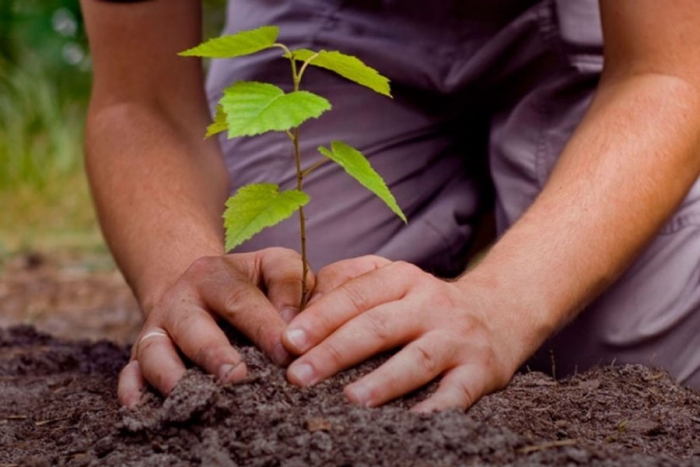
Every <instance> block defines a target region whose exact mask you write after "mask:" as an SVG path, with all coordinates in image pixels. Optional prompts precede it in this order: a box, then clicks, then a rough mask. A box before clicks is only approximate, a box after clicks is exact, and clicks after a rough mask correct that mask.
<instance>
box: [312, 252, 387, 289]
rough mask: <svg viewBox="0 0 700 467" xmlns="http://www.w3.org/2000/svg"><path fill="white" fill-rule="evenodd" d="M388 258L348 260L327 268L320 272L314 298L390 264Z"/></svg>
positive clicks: (370, 256)
mask: <svg viewBox="0 0 700 467" xmlns="http://www.w3.org/2000/svg"><path fill="white" fill-rule="evenodd" d="M390 263H391V261H389V260H388V259H386V258H382V257H381V256H375V255H367V256H362V257H360V258H352V259H346V260H342V261H337V262H335V263H332V264H329V265H328V266H325V267H324V268H322V269H321V270H320V271H319V272H318V275H317V276H318V277H317V280H316V287H314V293H313V297H320V296H322V295H325V294H327V293H328V292H330V291H331V290H333V289H336V288H338V287H340V286H341V285H343V284H345V283H346V282H347V281H349V280H350V279H354V278H355V277H358V276H361V275H362V274H365V273H367V272H370V271H374V270H376V269H379V268H381V267H384V266H386V265H388V264H390Z"/></svg>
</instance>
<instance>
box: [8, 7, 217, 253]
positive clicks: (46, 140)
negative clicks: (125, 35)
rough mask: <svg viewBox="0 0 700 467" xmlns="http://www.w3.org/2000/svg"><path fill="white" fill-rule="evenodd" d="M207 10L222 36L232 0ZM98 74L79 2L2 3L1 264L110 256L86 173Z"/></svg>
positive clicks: (213, 30) (211, 29)
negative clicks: (11, 258) (30, 256)
mask: <svg viewBox="0 0 700 467" xmlns="http://www.w3.org/2000/svg"><path fill="white" fill-rule="evenodd" d="M203 4H204V6H205V28H204V29H205V36H211V35H215V34H217V33H218V32H219V31H220V29H221V26H222V22H223V17H224V15H223V12H222V10H223V8H224V1H223V0H207V1H204V2H203ZM90 68H91V67H90V56H89V52H88V46H87V40H86V37H85V32H84V28H83V21H82V18H81V15H80V7H79V4H78V0H0V262H2V258H3V257H5V258H6V257H7V256H8V255H12V254H14V253H17V252H22V251H35V250H38V251H44V252H47V253H51V252H53V251H55V250H58V249H71V250H79V251H86V250H87V251H93V252H94V251H98V252H104V251H106V249H105V247H104V245H103V243H102V239H101V236H100V234H99V229H98V227H97V223H96V221H95V216H94V214H93V210H92V205H91V201H90V196H89V192H88V188H87V182H86V180H85V176H84V174H83V157H82V137H83V126H84V120H85V110H86V107H87V103H88V97H89V92H90Z"/></svg>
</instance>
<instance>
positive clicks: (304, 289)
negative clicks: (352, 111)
mask: <svg viewBox="0 0 700 467" xmlns="http://www.w3.org/2000/svg"><path fill="white" fill-rule="evenodd" d="M284 49H285V50H287V52H288V55H289V61H290V62H291V65H292V79H293V80H294V91H298V90H299V83H300V82H301V73H298V72H297V64H296V61H295V59H294V54H293V53H292V52H289V49H287V48H286V47H284ZM302 72H303V68H302ZM287 134H290V133H289V132H288V133H287ZM290 138H291V139H292V144H293V145H294V161H295V164H296V170H297V190H299V191H303V185H304V175H305V173H304V171H303V170H302V169H301V153H300V151H299V127H295V128H294V129H293V130H292V132H291V135H290ZM299 231H300V233H301V265H302V266H301V300H300V301H299V311H303V310H304V308H306V304H307V302H308V300H309V285H308V281H307V277H308V275H309V262H308V260H307V257H306V219H304V208H303V207H302V206H300V207H299Z"/></svg>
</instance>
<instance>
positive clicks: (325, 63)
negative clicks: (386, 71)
mask: <svg viewBox="0 0 700 467" xmlns="http://www.w3.org/2000/svg"><path fill="white" fill-rule="evenodd" d="M292 53H293V54H294V58H295V59H296V60H299V61H302V62H305V61H306V60H308V59H309V58H311V57H313V56H314V55H316V52H314V51H313V50H308V49H299V50H294V51H293V52H292ZM285 55H286V54H285ZM309 65H313V66H317V67H321V68H325V69H327V70H331V71H334V72H336V73H338V74H339V75H340V76H342V77H344V78H347V79H349V80H350V81H354V82H356V83H357V84H360V85H362V86H366V87H368V88H370V89H371V90H373V91H375V92H378V93H379V94H383V95H385V96H388V97H391V87H390V86H389V79H388V78H386V77H385V76H382V75H381V74H379V72H378V71H377V70H375V69H374V68H372V67H369V66H367V65H365V64H364V63H363V62H362V60H360V59H359V58H357V57H353V56H352V55H346V54H343V53H340V52H336V51H331V52H329V51H326V50H321V51H320V52H318V55H316V57H314V59H313V60H311V62H309Z"/></svg>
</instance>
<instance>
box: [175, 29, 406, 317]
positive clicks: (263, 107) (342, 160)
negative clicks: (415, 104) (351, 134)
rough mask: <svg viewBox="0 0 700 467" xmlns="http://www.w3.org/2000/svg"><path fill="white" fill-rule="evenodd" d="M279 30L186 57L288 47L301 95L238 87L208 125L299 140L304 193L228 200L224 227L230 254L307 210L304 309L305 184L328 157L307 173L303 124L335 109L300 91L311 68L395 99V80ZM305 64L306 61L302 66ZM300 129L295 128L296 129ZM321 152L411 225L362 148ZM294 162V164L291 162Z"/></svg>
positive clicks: (257, 192)
mask: <svg viewBox="0 0 700 467" xmlns="http://www.w3.org/2000/svg"><path fill="white" fill-rule="evenodd" d="M278 34H279V30H278V28H276V27H273V26H265V27H262V28H259V29H255V30H252V31H242V32H239V33H237V34H233V35H229V36H224V37H221V38H218V39H212V40H210V41H208V42H205V43H203V44H201V45H198V46H197V47H194V48H192V49H189V50H186V51H184V52H181V53H180V55H183V56H199V57H208V58H231V57H239V56H242V55H247V54H251V53H255V52H259V51H261V50H265V49H268V48H270V47H280V48H281V49H283V50H284V51H285V57H286V58H287V59H288V60H289V61H290V65H291V74H292V83H293V85H294V91H292V92H290V93H285V92H284V91H283V90H282V89H281V88H279V87H277V86H275V85H272V84H268V83H258V82H250V81H239V82H235V83H234V84H233V85H232V86H230V87H228V88H226V89H225V90H224V93H223V97H222V98H221V100H220V101H219V105H218V106H217V108H216V114H215V115H214V121H213V122H212V123H211V124H210V125H209V126H208V127H207V132H206V137H209V136H212V135H215V134H218V133H221V132H224V131H226V130H228V137H229V138H236V137H239V136H254V135H259V134H262V133H267V132H269V131H285V132H287V135H288V136H289V137H290V139H291V141H292V146H293V151H294V153H293V154H294V163H295V165H296V169H297V189H296V190H289V191H285V192H280V191H279V186H277V185H275V184H270V183H262V184H254V185H248V186H244V187H242V188H240V189H239V190H238V192H237V193H236V194H235V195H234V196H232V197H231V198H229V200H228V201H227V202H226V210H225V212H224V227H225V229H226V250H227V251H229V250H231V249H233V248H235V247H236V246H238V245H240V244H241V243H243V242H244V241H246V240H248V239H249V238H251V237H252V236H253V235H255V234H257V233H258V232H260V231H262V230H263V229H265V228H266V227H271V226H273V225H275V224H277V223H279V222H281V221H283V220H284V219H287V218H288V217H290V216H291V215H292V214H293V213H294V212H295V211H299V224H300V225H299V227H300V232H301V253H302V261H301V262H302V268H303V270H302V274H303V275H302V284H301V297H302V299H301V302H300V304H299V308H300V309H303V308H304V306H305V304H306V300H307V299H308V284H307V282H306V278H307V271H308V264H307V263H308V262H307V258H306V243H305V242H306V240H305V239H306V235H305V220H304V211H303V206H304V205H306V203H308V202H309V197H308V195H306V193H304V192H303V191H301V190H302V185H303V180H304V178H305V177H306V176H308V175H309V174H310V173H311V172H313V170H314V169H315V168H316V167H318V166H319V165H320V164H321V163H322V162H323V161H324V160H322V161H319V162H318V163H316V164H314V165H312V166H311V167H309V168H308V169H306V170H302V169H301V154H300V150H299V148H300V145H299V132H298V131H296V130H297V129H298V127H299V126H300V125H301V124H302V123H304V122H305V121H307V120H309V119H311V118H318V117H319V116H321V115H322V114H323V113H324V112H326V111H328V110H330V108H331V104H330V103H329V102H328V101H327V100H326V99H324V98H323V97H321V96H317V95H316V94H312V93H310V92H308V91H301V90H300V89H299V87H300V84H301V80H302V76H303V74H304V72H305V70H306V69H307V67H308V66H309V65H313V66H317V67H320V68H325V69H327V70H330V71H333V72H335V73H337V74H339V75H340V76H343V77H344V78H347V79H349V80H350V81H353V82H355V83H357V84H360V85H362V86H365V87H367V88H369V89H372V90H373V91H375V92H378V93H379V94H382V95H385V96H388V97H391V89H390V87H389V80H388V79H387V78H386V77H384V76H382V75H380V74H379V73H378V72H377V70H375V69H373V68H370V67H368V66H367V65H365V64H364V63H363V62H362V61H361V60H359V59H358V58H356V57H353V56H350V55H345V54H342V53H340V52H335V51H332V52H328V51H325V50H321V51H320V52H314V51H311V50H307V49H301V50H296V51H293V52H292V51H290V50H289V49H288V48H287V46H285V45H284V44H278V43H276V41H277V37H278ZM297 61H301V62H303V64H302V65H301V66H300V67H298V66H297V63H296V62H297ZM292 130H293V131H292ZM318 150H319V152H320V153H321V154H322V155H324V156H326V157H327V158H328V159H330V160H332V161H334V162H336V163H337V164H339V165H340V166H341V167H343V169H345V171H346V172H347V173H348V174H349V175H350V176H351V177H353V178H355V179H356V180H357V181H358V182H359V183H360V184H361V185H362V186H364V187H365V188H367V189H368V190H370V191H371V192H372V193H374V194H375V195H377V196H378V197H379V198H380V199H381V200H382V201H384V203H386V205H387V206H388V207H389V209H391V210H392V211H393V212H394V213H396V215H397V216H399V217H400V218H401V219H402V220H403V221H404V222H406V216H405V215H404V213H403V212H402V211H401V208H399V206H398V204H397V202H396V199H395V198H394V196H393V195H392V194H391V191H389V188H388V187H387V185H386V183H385V182H384V180H383V179H382V177H381V176H380V175H379V174H378V173H377V172H376V171H375V170H374V169H373V168H372V166H371V165H370V163H369V161H368V160H367V158H365V156H364V155H362V153H361V152H360V151H358V150H357V149H354V148H352V147H351V146H349V145H347V144H345V143H342V142H340V141H333V142H332V143H331V148H330V149H327V148H325V147H319V148H318ZM290 163H292V161H291V160H290Z"/></svg>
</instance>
